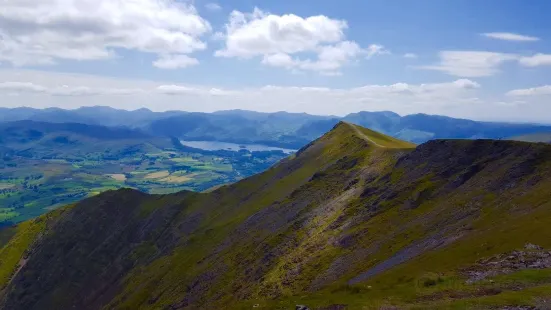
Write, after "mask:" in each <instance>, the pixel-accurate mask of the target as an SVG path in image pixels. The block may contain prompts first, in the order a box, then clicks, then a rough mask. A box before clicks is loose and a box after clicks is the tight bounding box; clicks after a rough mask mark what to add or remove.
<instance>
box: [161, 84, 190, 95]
mask: <svg viewBox="0 0 551 310" xmlns="http://www.w3.org/2000/svg"><path fill="white" fill-rule="evenodd" d="M156 90H157V91H158V92H159V93H162V94H166V95H181V94H196V93H197V89H195V88H191V87H186V86H181V85H160V86H158V87H157V88H156Z"/></svg>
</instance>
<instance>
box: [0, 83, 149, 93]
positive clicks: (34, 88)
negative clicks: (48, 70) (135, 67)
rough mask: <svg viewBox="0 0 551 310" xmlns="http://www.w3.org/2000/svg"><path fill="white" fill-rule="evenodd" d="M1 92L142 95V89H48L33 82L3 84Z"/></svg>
mask: <svg viewBox="0 0 551 310" xmlns="http://www.w3.org/2000/svg"><path fill="white" fill-rule="evenodd" d="M0 91H4V92H9V93H27V94H45V95H51V96H76V97H78V96H98V95H133V94H139V93H142V92H143V90H141V89H124V88H90V87H87V86H76V87H70V86H67V85H60V86H55V87H46V86H43V85H37V84H34V83H31V82H2V83H0Z"/></svg>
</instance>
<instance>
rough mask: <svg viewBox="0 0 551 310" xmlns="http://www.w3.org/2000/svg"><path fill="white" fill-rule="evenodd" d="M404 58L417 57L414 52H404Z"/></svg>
mask: <svg viewBox="0 0 551 310" xmlns="http://www.w3.org/2000/svg"><path fill="white" fill-rule="evenodd" d="M404 58H409V59H415V58H417V54H414V53H405V54H404Z"/></svg>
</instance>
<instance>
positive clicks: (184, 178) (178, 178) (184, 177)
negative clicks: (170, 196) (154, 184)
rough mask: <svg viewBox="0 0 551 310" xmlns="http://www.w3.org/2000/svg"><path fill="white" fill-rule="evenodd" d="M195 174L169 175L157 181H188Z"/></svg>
mask: <svg viewBox="0 0 551 310" xmlns="http://www.w3.org/2000/svg"><path fill="white" fill-rule="evenodd" d="M194 176H195V174H189V175H171V176H168V177H166V178H164V179H161V180H159V181H161V182H167V183H185V182H188V181H191V180H192V179H193V177H194Z"/></svg>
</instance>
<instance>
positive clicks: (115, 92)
mask: <svg viewBox="0 0 551 310" xmlns="http://www.w3.org/2000/svg"><path fill="white" fill-rule="evenodd" d="M0 81H6V82H3V83H0V105H1V106H8V107H10V106H11V107H14V106H20V105H21V104H22V103H24V104H25V105H27V106H32V107H49V106H58V107H64V108H77V107H79V106H94V105H109V106H112V107H115V108H123V109H135V108H139V107H147V108H149V109H152V110H155V111H165V110H186V111H206V112H210V111H216V110H227V109H247V110H255V111H264V112H275V111H289V112H307V113H312V114H337V115H345V114H348V113H352V112H357V111H362V110H364V111H374V110H391V111H396V112H398V113H416V112H425V113H442V112H441V111H445V110H446V109H450V108H452V107H463V108H464V109H467V110H468V109H469V108H467V107H473V105H477V104H479V103H477V102H474V101H473V100H474V99H473V98H476V97H478V92H479V90H478V88H479V87H480V85H478V83H476V82H474V81H471V80H468V79H459V80H456V81H450V82H445V83H426V84H408V83H395V84H389V85H365V86H362V87H355V88H327V87H313V86H304V87H298V86H295V87H288V86H273V85H268V86H265V87H259V88H241V89H227V88H221V87H215V86H206V85H187V84H174V83H162V82H154V81H141V80H125V79H113V78H105V77H97V76H89V75H75V74H64V73H54V72H40V71H26V70H0ZM8 81H9V82H8ZM13 93H17V94H18V96H17V97H13V96H9V95H10V94H13Z"/></svg>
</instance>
